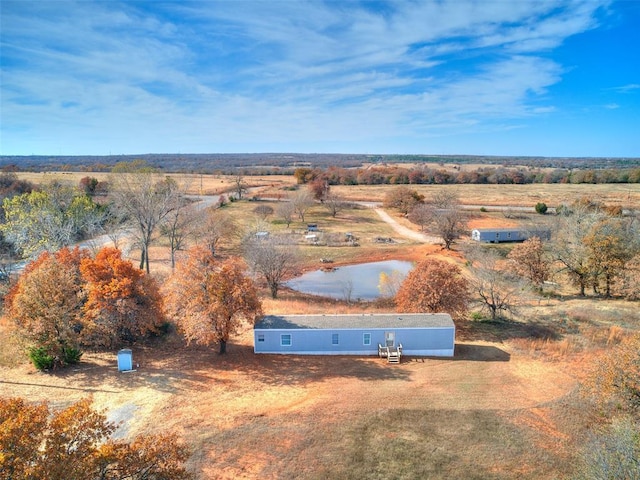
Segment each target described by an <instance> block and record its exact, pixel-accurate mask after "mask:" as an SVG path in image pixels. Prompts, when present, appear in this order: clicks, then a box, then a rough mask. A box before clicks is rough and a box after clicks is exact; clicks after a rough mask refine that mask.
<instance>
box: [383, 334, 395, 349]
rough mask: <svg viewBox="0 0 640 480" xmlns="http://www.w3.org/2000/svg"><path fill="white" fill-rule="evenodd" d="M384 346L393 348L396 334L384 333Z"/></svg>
mask: <svg viewBox="0 0 640 480" xmlns="http://www.w3.org/2000/svg"><path fill="white" fill-rule="evenodd" d="M384 344H385V346H386V347H394V346H395V345H396V332H384Z"/></svg>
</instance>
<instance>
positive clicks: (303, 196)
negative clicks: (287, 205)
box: [291, 190, 313, 222]
mask: <svg viewBox="0 0 640 480" xmlns="http://www.w3.org/2000/svg"><path fill="white" fill-rule="evenodd" d="M291 204H292V205H293V208H294V211H295V213H297V214H298V217H299V218H300V221H301V222H304V216H305V214H306V213H307V211H308V210H309V209H310V208H311V207H312V206H313V197H312V196H311V193H309V190H298V191H297V192H296V194H295V195H294V196H293V197H292V198H291Z"/></svg>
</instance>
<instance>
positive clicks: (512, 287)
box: [467, 247, 528, 320]
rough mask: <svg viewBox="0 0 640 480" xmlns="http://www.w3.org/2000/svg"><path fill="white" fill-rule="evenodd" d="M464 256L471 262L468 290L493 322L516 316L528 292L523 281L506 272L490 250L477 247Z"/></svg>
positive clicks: (499, 260) (498, 258)
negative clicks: (506, 315)
mask: <svg viewBox="0 0 640 480" xmlns="http://www.w3.org/2000/svg"><path fill="white" fill-rule="evenodd" d="M467 257H468V258H469V259H471V261H472V267H471V272H472V274H473V278H472V279H471V290H472V291H473V292H474V293H475V294H476V295H477V297H478V300H479V301H480V306H481V308H482V309H483V310H486V311H488V312H489V314H490V315H491V319H492V320H497V319H498V318H501V317H503V315H504V314H507V313H515V311H516V310H517V307H518V306H519V305H520V304H521V303H522V302H523V301H524V299H525V298H526V297H527V293H528V292H527V290H526V284H525V282H524V281H523V280H522V278H521V277H518V276H517V275H515V274H513V273H511V272H510V271H508V270H505V268H504V267H503V265H502V264H501V262H502V260H501V259H500V257H498V255H497V254H496V253H494V252H493V251H491V250H486V249H483V248H482V247H479V248H478V247H477V248H474V249H473V250H471V251H470V252H469V253H468V254H467Z"/></svg>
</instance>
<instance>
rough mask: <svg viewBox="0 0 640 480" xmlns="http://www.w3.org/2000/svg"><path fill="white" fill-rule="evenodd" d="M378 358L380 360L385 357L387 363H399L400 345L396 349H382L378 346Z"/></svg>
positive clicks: (400, 355) (400, 356)
mask: <svg viewBox="0 0 640 480" xmlns="http://www.w3.org/2000/svg"><path fill="white" fill-rule="evenodd" d="M378 356H379V357H380V358H382V357H386V358H387V363H400V359H401V358H402V344H399V345H398V346H397V347H383V346H382V345H380V344H378Z"/></svg>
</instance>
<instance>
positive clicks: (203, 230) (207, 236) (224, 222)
mask: <svg viewBox="0 0 640 480" xmlns="http://www.w3.org/2000/svg"><path fill="white" fill-rule="evenodd" d="M196 227H197V228H196V230H195V235H196V237H197V239H198V240H199V241H202V242H203V243H204V244H205V246H206V247H207V249H208V250H209V252H211V255H216V254H217V252H218V247H219V246H220V244H221V243H222V241H223V240H225V239H226V240H230V239H233V238H238V235H239V233H238V226H237V225H236V223H235V222H234V221H233V218H231V215H229V214H228V213H227V212H225V211H224V210H221V209H219V208H216V207H209V208H207V209H205V210H203V211H201V213H200V216H199V218H198V220H196Z"/></svg>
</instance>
